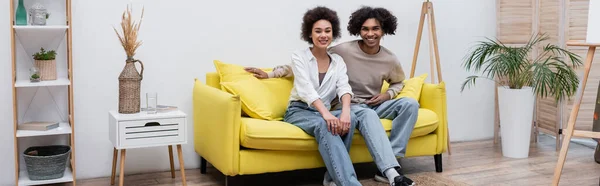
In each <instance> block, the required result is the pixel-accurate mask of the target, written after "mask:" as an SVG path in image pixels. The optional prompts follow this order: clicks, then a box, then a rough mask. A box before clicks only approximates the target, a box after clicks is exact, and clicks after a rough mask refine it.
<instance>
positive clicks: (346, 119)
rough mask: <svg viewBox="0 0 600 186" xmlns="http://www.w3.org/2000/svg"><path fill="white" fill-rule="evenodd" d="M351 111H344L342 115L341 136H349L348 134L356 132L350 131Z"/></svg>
mask: <svg viewBox="0 0 600 186" xmlns="http://www.w3.org/2000/svg"><path fill="white" fill-rule="evenodd" d="M350 122H351V121H350V111H349V109H348V110H342V114H341V115H340V124H341V125H340V126H342V128H341V130H342V132H341V134H340V135H344V134H347V133H348V132H354V131H350Z"/></svg>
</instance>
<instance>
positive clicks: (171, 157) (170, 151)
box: [169, 145, 175, 178]
mask: <svg viewBox="0 0 600 186" xmlns="http://www.w3.org/2000/svg"><path fill="white" fill-rule="evenodd" d="M169 160H170V162H171V178H175V166H174V165H173V145H169Z"/></svg>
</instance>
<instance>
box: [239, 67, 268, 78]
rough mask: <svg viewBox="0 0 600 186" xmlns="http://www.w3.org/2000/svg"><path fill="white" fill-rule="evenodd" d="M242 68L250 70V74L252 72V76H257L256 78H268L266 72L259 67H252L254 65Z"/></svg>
mask: <svg viewBox="0 0 600 186" xmlns="http://www.w3.org/2000/svg"><path fill="white" fill-rule="evenodd" d="M244 70H246V72H250V73H252V74H254V77H256V78H258V79H267V78H269V75H267V73H266V72H265V71H263V70H261V69H258V68H254V67H245V68H244Z"/></svg>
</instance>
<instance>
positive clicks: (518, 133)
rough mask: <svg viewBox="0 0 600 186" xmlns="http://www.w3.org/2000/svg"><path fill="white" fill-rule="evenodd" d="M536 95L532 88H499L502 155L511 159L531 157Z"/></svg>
mask: <svg viewBox="0 0 600 186" xmlns="http://www.w3.org/2000/svg"><path fill="white" fill-rule="evenodd" d="M534 102H535V95H534V94H533V89H532V88H531V87H523V88H522V89H509V88H508V87H498V107H499V115H500V135H501V138H502V155H504V156H505V157H510V158H526V157H528V156H529V144H530V139H531V124H532V122H533V111H534Z"/></svg>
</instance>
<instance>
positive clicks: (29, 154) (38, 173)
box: [23, 145, 71, 180]
mask: <svg viewBox="0 0 600 186" xmlns="http://www.w3.org/2000/svg"><path fill="white" fill-rule="evenodd" d="M70 152H71V147H69V146H65V145H51V146H36V147H29V148H27V149H26V150H25V152H24V153H23V157H24V159H25V165H26V166H27V174H28V175H29V179H30V180H49V179H57V178H62V177H63V176H64V173H65V169H66V168H67V160H68V159H69V155H70Z"/></svg>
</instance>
